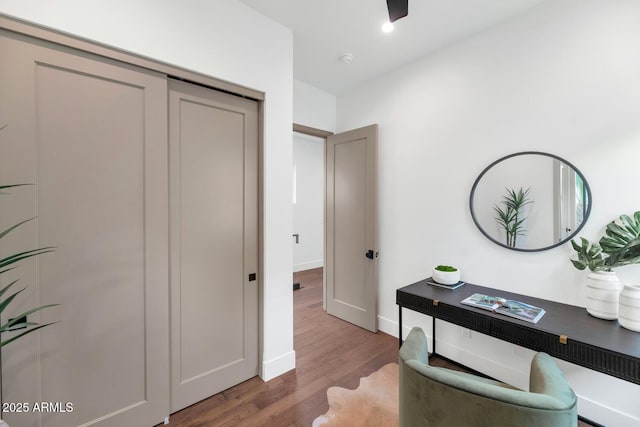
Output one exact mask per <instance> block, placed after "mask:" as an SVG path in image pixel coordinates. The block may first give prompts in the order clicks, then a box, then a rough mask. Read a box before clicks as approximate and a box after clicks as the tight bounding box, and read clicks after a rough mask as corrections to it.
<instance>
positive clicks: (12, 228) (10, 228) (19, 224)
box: [0, 217, 35, 239]
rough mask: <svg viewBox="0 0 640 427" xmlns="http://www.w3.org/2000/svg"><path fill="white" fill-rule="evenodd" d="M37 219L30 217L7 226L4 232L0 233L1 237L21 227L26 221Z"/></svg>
mask: <svg viewBox="0 0 640 427" xmlns="http://www.w3.org/2000/svg"><path fill="white" fill-rule="evenodd" d="M34 219H35V217H34V218H29V219H25V220H24V221H22V222H19V223H17V224H16V225H13V226H11V227H9V228H7V229H6V230H4V231H3V232H2V233H0V239H1V238H3V237H4V236H6V235H7V234H9V233H11V232H12V231H13V230H15V229H16V228H18V227H20V226H21V225H22V224H24V223H25V222H29V221H33V220H34Z"/></svg>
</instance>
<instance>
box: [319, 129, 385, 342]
mask: <svg viewBox="0 0 640 427" xmlns="http://www.w3.org/2000/svg"><path fill="white" fill-rule="evenodd" d="M377 138H378V127H377V125H371V126H367V127H364V128H360V129H355V130H352V131H348V132H344V133H340V134H336V135H330V136H328V137H327V144H326V150H327V154H326V162H327V164H326V215H325V221H326V251H325V253H326V260H325V267H326V272H325V280H326V308H327V312H328V313H329V314H332V315H334V316H337V317H339V318H341V319H344V320H346V321H348V322H351V323H353V324H356V325H358V326H361V327H363V328H365V329H368V330H370V331H373V332H376V331H377V292H378V280H377V277H378V274H377V268H378V267H377V266H378V252H377V251H378V242H377V143H378V141H377Z"/></svg>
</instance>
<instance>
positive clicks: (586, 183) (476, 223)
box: [469, 151, 593, 252]
mask: <svg viewBox="0 0 640 427" xmlns="http://www.w3.org/2000/svg"><path fill="white" fill-rule="evenodd" d="M525 154H537V155H541V156H546V157H551V158H553V159H557V160H559V161H561V162H563V163H564V164H566V165H567V166H569V167H571V168H572V169H573V170H574V171H575V172H576V173H577V174H578V175H579V176H580V178H582V183H583V185H584V190H585V192H586V196H587V200H588V202H589V203H587V209H586V210H585V213H584V220H583V221H582V223H581V224H580V225H579V226H578V227H577V228H576V229H575V230H574V231H573V233H571V234H570V235H569V236H567V237H566V238H564V239H562V240H561V241H559V242H557V243H554V244H553V245H550V246H545V247H543V248H535V249H523V248H514V247H511V246H507V245H505V244H504V243H502V242H499V241H498V240H496V239H494V238H493V237H491V236H490V235H489V234H488V233H487V232H486V231H484V229H483V228H482V227H481V226H480V223H479V222H478V219H477V218H476V214H475V211H474V209H473V196H474V194H475V192H476V187H477V186H478V184H479V183H480V180H481V179H482V177H483V176H484V175H485V174H486V173H487V172H488V171H489V170H490V169H491V168H492V167H494V166H495V165H497V164H498V163H500V162H502V161H504V160H507V159H510V158H511V157H516V156H522V155H525ZM592 205H593V199H592V198H591V187H589V183H588V182H587V180H586V178H585V177H584V175H583V174H582V172H580V170H579V169H578V168H577V167H575V166H574V165H573V164H572V163H570V162H568V161H566V160H565V159H563V158H562V157H559V156H556V155H555V154H550V153H545V152H542V151H520V152H517V153H513V154H509V155H507V156H504V157H501V158H499V159H498V160H496V161H494V162H493V163H491V164H490V165H489V166H487V167H486V168H484V170H483V171H482V172H480V175H478V177H477V178H476V180H475V182H474V183H473V187H471V194H470V195H469V210H470V211H471V218H472V219H473V222H474V224H475V225H476V227H477V228H478V230H480V232H481V233H482V234H484V236H485V237H486V238H487V239H489V240H491V241H492V242H493V243H495V244H496V245H498V246H502V247H503V248H506V249H510V250H512V251H519V252H541V251H546V250H549V249H553V248H555V247H558V246H560V245H564V244H565V243H567V242H568V241H569V240H571V239H573V238H574V237H575V236H576V235H577V234H578V232H580V230H582V227H584V225H585V223H586V222H587V220H588V219H589V215H590V214H591V206H592Z"/></svg>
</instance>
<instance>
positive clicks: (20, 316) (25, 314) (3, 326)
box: [0, 304, 60, 332]
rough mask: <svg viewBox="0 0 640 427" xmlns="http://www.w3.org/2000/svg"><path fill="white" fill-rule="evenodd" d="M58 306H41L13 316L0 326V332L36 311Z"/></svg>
mask: <svg viewBox="0 0 640 427" xmlns="http://www.w3.org/2000/svg"><path fill="white" fill-rule="evenodd" d="M58 305H60V304H46V305H41V306H39V307H35V308H32V309H31V310H27V311H25V312H24V313H20V314H18V315H16V316H13V318H12V320H10V321H8V322H6V323H5V324H4V325H2V326H0V332H5V331H7V330H8V329H9V328H11V327H12V326H13V325H15V324H18V323H20V322H19V320H20V318H22V317H27V316H29V315H31V314H33V313H35V312H37V311H40V310H44V309H45V308H49V307H55V306H58ZM36 325H37V323H36Z"/></svg>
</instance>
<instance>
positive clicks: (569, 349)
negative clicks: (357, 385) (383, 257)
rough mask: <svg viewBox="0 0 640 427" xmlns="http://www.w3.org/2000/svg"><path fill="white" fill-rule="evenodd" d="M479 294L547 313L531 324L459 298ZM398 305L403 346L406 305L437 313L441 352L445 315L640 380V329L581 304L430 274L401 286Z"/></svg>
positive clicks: (470, 326)
mask: <svg viewBox="0 0 640 427" xmlns="http://www.w3.org/2000/svg"><path fill="white" fill-rule="evenodd" d="M474 293H481V294H485V295H491V296H500V297H503V298H507V299H513V300H517V301H522V302H524V303H527V304H531V305H535V306H537V307H541V308H543V309H544V310H545V311H546V313H545V314H544V316H542V318H541V319H540V320H539V321H538V323H529V322H525V321H522V320H519V319H515V318H512V317H509V316H505V315H501V314H497V313H493V312H491V311H487V310H482V309H479V308H476V307H471V306H468V305H464V304H461V303H460V301H462V300H463V299H465V298H466V297H468V296H470V295H473V294H474ZM396 304H397V305H398V306H399V308H398V312H399V324H400V325H399V326H400V334H399V335H400V337H399V339H400V345H402V309H403V308H405V309H409V310H414V311H417V312H420V313H423V314H426V315H428V316H431V317H432V325H433V347H434V348H433V349H432V350H433V353H434V354H437V353H436V349H435V343H436V339H435V338H436V328H435V320H436V319H441V320H444V321H446V322H450V323H453V324H455V325H459V326H461V327H463V328H467V329H471V330H474V331H478V332H480V333H483V334H485V335H489V336H491V337H494V338H498V339H501V340H504V341H508V342H511V343H513V344H517V345H520V346H522V347H526V348H529V349H532V350H534V351H544V352H545V353H548V354H550V355H551V356H553V357H557V358H558V359H562V360H566V361H568V362H571V363H574V364H576V365H580V366H584V367H585V368H589V369H593V370H595V371H599V372H603V373H605V374H608V375H611V376H614V377H617V378H621V379H623V380H626V381H630V382H633V383H636V384H640V333H638V332H633V331H630V330H628V329H625V328H623V327H622V326H620V325H619V324H618V322H617V321H616V320H602V319H597V318H595V317H593V316H590V315H589V314H588V313H587V311H586V310H585V309H584V308H582V307H577V306H574V305H568V304H562V303H557V302H553V301H548V300H544V299H539V298H533V297H529V296H525V295H520V294H515V293H512V292H506V291H502V290H498V289H493V288H488V287H484V286H478V285H473V284H469V283H467V284H465V285H464V286H461V287H459V288H457V289H453V290H451V289H445V288H441V287H437V286H432V285H429V284H427V282H426V279H425V280H421V281H419V282H416V283H414V284H412V285H409V286H405V287H403V288H400V289H398V290H396Z"/></svg>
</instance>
